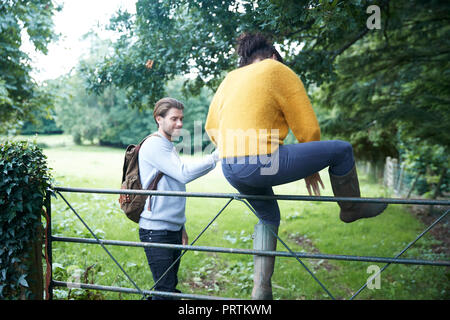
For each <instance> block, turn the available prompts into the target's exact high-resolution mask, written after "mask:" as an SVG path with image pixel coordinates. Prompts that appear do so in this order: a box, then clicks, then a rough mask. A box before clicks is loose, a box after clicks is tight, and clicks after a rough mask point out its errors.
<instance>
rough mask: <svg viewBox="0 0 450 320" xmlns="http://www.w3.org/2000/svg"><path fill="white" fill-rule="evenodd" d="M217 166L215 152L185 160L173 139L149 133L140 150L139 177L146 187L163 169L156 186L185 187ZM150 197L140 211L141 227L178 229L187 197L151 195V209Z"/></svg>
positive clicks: (165, 187) (168, 189) (160, 187)
mask: <svg viewBox="0 0 450 320" xmlns="http://www.w3.org/2000/svg"><path fill="white" fill-rule="evenodd" d="M215 166H216V158H215V157H214V156H213V155H212V154H211V155H207V156H205V157H204V158H203V159H202V160H201V161H199V162H195V163H183V162H182V161H181V159H180V156H179V155H178V153H177V151H176V149H175V146H174V145H173V143H172V142H171V141H169V140H168V139H167V138H165V137H163V136H162V135H159V136H151V137H149V138H148V139H147V140H145V142H144V143H143V144H142V147H141V149H140V150H139V177H140V179H141V182H142V188H143V189H147V188H148V186H149V185H150V183H151V181H153V179H154V178H155V177H156V175H157V173H158V171H161V172H162V173H163V174H164V175H163V176H162V178H161V180H160V181H159V183H158V186H157V190H162V191H186V183H188V182H190V181H192V180H195V179H197V178H198V177H201V176H203V175H204V174H206V173H208V172H209V171H211V170H212V169H214V168H215ZM148 201H149V200H148V199H147V202H146V204H145V209H144V211H142V213H141V218H140V220H139V227H140V228H143V229H149V230H170V231H179V230H180V229H181V228H182V227H183V226H184V223H185V222H186V216H185V206H186V198H185V197H170V196H152V197H151V211H148Z"/></svg>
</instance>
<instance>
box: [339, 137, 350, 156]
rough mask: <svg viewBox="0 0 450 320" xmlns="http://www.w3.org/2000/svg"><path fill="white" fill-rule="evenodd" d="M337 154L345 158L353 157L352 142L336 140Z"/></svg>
mask: <svg viewBox="0 0 450 320" xmlns="http://www.w3.org/2000/svg"><path fill="white" fill-rule="evenodd" d="M335 144H336V149H337V153H340V154H343V155H345V156H348V155H350V156H352V157H353V146H352V144H351V143H350V142H347V141H343V140H335Z"/></svg>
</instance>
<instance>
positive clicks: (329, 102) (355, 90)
mask: <svg viewBox="0 0 450 320" xmlns="http://www.w3.org/2000/svg"><path fill="white" fill-rule="evenodd" d="M374 4H375V5H378V6H376V8H378V9H379V12H380V19H381V21H378V22H377V23H374V25H375V27H380V28H381V29H369V27H371V25H370V24H371V23H372V22H373V17H372V16H371V11H370V10H368V8H369V6H371V5H374ZM449 8H450V5H449V4H448V3H447V2H444V1H436V0H435V1H415V3H414V7H413V6H411V4H410V2H409V1H406V0H398V1H389V0H380V1H377V2H376V3H375V2H374V1H337V0H335V1H323V0H322V1H319V0H316V1H302V0H284V1H282V0H260V1H237V0H236V1H219V0H208V1H206V0H190V1H188V0H181V1H171V0H165V1H158V2H157V1H150V0H139V1H137V4H136V14H135V15H131V14H129V13H127V12H119V13H118V14H117V15H116V16H115V17H114V18H113V19H112V20H111V21H112V23H111V28H112V29H115V30H118V31H120V32H121V33H122V36H121V38H120V39H119V40H118V41H117V42H116V43H115V45H114V54H112V55H110V56H109V57H107V58H106V59H105V60H104V61H103V62H102V63H101V64H99V65H98V66H97V68H96V69H95V70H94V72H93V73H92V77H91V78H90V81H89V88H90V89H91V90H94V91H96V92H101V90H103V89H104V88H106V87H107V86H109V85H116V86H119V87H124V88H127V90H128V93H129V95H128V97H129V99H130V101H131V102H132V105H134V106H135V107H140V108H146V107H151V106H152V105H153V103H154V102H155V101H156V100H157V99H158V98H159V97H161V96H162V95H163V93H164V84H165V83H166V82H167V81H168V80H170V79H173V78H174V77H175V76H177V75H187V74H192V73H194V74H195V77H194V79H193V80H191V81H187V82H186V83H185V87H184V88H185V91H186V92H190V93H191V94H198V92H199V89H200V88H202V87H203V86H207V87H209V88H211V89H213V90H214V89H216V87H217V85H218V84H219V83H220V81H221V80H222V78H223V76H224V74H225V73H226V72H227V71H229V70H231V69H234V68H236V62H237V61H236V56H235V55H234V44H235V39H236V37H237V36H238V35H239V34H240V33H241V32H242V31H260V32H262V33H265V34H267V35H269V36H271V38H272V40H273V41H274V43H276V45H277V46H278V47H279V48H280V51H281V52H282V55H284V58H285V61H286V64H287V65H288V66H290V67H291V68H292V69H293V70H294V71H295V72H296V73H297V74H298V75H299V76H300V77H301V79H302V80H303V82H304V83H305V85H306V87H307V88H308V89H309V90H310V92H313V93H314V96H313V98H314V101H313V102H314V105H315V107H317V110H318V111H319V112H320V113H321V114H320V115H319V120H320V122H321V126H322V129H323V132H324V133H325V134H326V135H328V136H329V137H341V138H343V139H346V140H349V141H350V142H352V143H353V145H354V147H355V152H356V153H357V155H358V156H359V157H363V158H366V159H368V160H379V159H383V158H384V157H385V156H386V155H398V152H399V151H398V142H399V140H401V139H403V140H405V139H406V138H411V137H414V138H419V139H421V140H424V141H427V142H428V143H430V144H436V145H442V146H445V147H446V148H447V147H448V144H449V143H448V142H449V140H448V138H449V132H450V130H448V129H449V127H448V124H449V123H450V122H449V121H448V120H449V118H448V117H449V113H448V106H449V97H448V87H449V86H448V85H449V82H448V81H449V80H448V79H449V77H448V73H449V72H450V71H449V54H450V51H449V50H448V48H449V41H450V40H449V39H450V34H449V32H450V31H449V28H450V26H449V24H448V20H449V19H450V17H449V11H450V10H449ZM399 128H403V130H402V134H400V133H399V131H398V129H399Z"/></svg>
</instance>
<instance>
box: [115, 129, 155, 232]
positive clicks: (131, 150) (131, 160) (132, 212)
mask: <svg viewBox="0 0 450 320" xmlns="http://www.w3.org/2000/svg"><path fill="white" fill-rule="evenodd" d="M153 135H155V136H158V134H156V133H152V134H150V135H148V136H147V137H145V138H144V139H143V140H142V141H141V142H140V143H139V144H138V145H134V144H130V145H129V146H128V147H127V149H126V152H125V159H124V162H123V173H122V186H121V189H132V190H142V183H141V179H140V177H139V161H138V159H139V157H138V155H139V150H140V149H141V146H142V144H143V143H144V141H145V140H147V138H149V137H151V136H153ZM158 137H159V136H158ZM162 176H163V173H162V172H158V174H157V175H156V177H155V179H154V180H153V181H152V182H151V183H150V185H149V187H148V188H147V190H156V187H157V184H158V182H159V180H160V179H161V178H162ZM147 197H148V198H151V195H149V196H147V195H140V194H121V195H120V197H119V203H120V208H121V209H122V211H123V212H124V213H125V214H126V216H127V217H128V218H129V219H130V220H132V221H134V222H136V223H139V218H140V216H141V213H142V211H143V210H144V207H145V201H146V200H147ZM150 200H151V199H149V201H148V210H150V202H151V201H150Z"/></svg>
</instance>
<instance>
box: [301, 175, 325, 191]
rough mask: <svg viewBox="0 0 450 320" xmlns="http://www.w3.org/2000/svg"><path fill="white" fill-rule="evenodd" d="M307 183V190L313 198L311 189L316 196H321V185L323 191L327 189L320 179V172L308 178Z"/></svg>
mask: <svg viewBox="0 0 450 320" xmlns="http://www.w3.org/2000/svg"><path fill="white" fill-rule="evenodd" d="M305 183H306V189H308V193H309V195H310V196H312V193H311V188H312V190H313V191H314V195H316V196H320V188H319V183H320V184H321V185H322V189H325V186H324V185H323V182H322V179H321V178H320V174H319V173H318V172H316V173H314V174H312V175H310V176H309V177H306V178H305Z"/></svg>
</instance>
